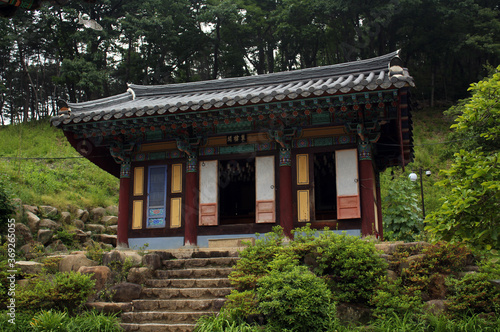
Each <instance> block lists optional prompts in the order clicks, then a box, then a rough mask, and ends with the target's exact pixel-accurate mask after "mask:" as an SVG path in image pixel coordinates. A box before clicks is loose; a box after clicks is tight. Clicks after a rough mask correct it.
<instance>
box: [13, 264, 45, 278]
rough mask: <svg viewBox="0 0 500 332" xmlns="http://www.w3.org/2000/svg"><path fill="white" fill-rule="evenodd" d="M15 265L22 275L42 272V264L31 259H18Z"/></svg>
mask: <svg viewBox="0 0 500 332" xmlns="http://www.w3.org/2000/svg"><path fill="white" fill-rule="evenodd" d="M16 266H17V268H18V269H20V270H21V274H22V275H27V274H39V273H41V272H42V269H43V264H42V263H38V262H32V261H18V262H16Z"/></svg>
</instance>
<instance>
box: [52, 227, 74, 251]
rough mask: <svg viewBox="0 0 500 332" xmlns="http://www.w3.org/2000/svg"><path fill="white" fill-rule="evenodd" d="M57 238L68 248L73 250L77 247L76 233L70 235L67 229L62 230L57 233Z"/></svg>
mask: <svg viewBox="0 0 500 332" xmlns="http://www.w3.org/2000/svg"><path fill="white" fill-rule="evenodd" d="M56 236H57V238H58V239H59V240H61V242H62V243H63V244H64V245H65V246H66V247H67V248H73V247H75V246H76V235H75V233H70V232H68V231H67V230H66V229H61V230H60V231H57V233H56Z"/></svg>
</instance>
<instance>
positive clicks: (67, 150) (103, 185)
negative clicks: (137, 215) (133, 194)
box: [0, 121, 119, 209]
mask: <svg viewBox="0 0 500 332" xmlns="http://www.w3.org/2000/svg"><path fill="white" fill-rule="evenodd" d="M2 157H21V158H34V157H42V158H47V157H51V158H54V159H43V160H26V159H6V158H2ZM65 157H72V158H71V159H55V158H65ZM75 157H80V155H79V154H78V153H77V152H76V151H75V149H73V147H71V146H70V145H69V143H68V142H67V140H66V138H65V137H64V135H63V133H62V131H61V130H59V129H56V128H53V127H51V126H50V124H49V123H48V121H37V122H31V123H26V124H21V125H12V126H6V127H0V177H1V178H2V179H3V180H5V182H6V183H7V185H8V186H9V187H10V188H9V189H10V191H11V192H12V193H13V194H14V196H15V197H19V198H21V199H22V201H23V203H25V204H34V205H44V204H45V205H53V206H56V207H58V208H64V209H67V208H70V209H71V208H75V207H79V208H91V207H96V206H109V205H116V204H117V202H118V182H119V181H118V179H116V178H115V177H113V176H111V175H110V174H108V173H106V172H104V171H102V170H101V169H99V168H98V167H97V166H95V165H94V164H92V163H91V162H89V161H88V160H86V159H84V158H75Z"/></svg>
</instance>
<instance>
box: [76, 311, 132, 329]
mask: <svg viewBox="0 0 500 332" xmlns="http://www.w3.org/2000/svg"><path fill="white" fill-rule="evenodd" d="M67 330H68V331H71V332H94V331H99V332H118V331H123V329H122V328H121V327H120V321H119V319H118V318H117V315H116V314H112V315H105V314H103V313H98V312H96V311H86V312H84V313H83V314H81V315H79V316H76V317H72V318H71V319H70V320H69V322H68V324H67Z"/></svg>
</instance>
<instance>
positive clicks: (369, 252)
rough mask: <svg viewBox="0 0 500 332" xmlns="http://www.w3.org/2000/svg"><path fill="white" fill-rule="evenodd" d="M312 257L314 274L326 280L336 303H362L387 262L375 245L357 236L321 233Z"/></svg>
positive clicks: (383, 274)
mask: <svg viewBox="0 0 500 332" xmlns="http://www.w3.org/2000/svg"><path fill="white" fill-rule="evenodd" d="M313 254H314V256H315V257H314V259H315V262H314V260H313V262H312V264H313V266H315V268H314V271H315V272H316V274H317V275H319V276H325V277H326V278H327V280H328V285H329V286H330V289H331V291H332V294H333V297H334V299H335V300H337V301H341V302H355V303H366V302H367V301H368V300H369V299H370V297H371V294H372V292H373V290H374V289H375V288H376V286H377V284H378V282H379V279H381V278H383V277H385V275H386V270H387V263H386V262H385V260H384V259H383V258H381V257H380V255H379V253H378V252H377V250H376V249H375V245H374V244H373V243H371V242H367V241H364V240H362V239H360V238H359V237H355V236H349V235H338V234H335V233H334V232H331V231H325V232H322V233H321V234H320V235H319V237H318V238H317V239H316V240H315V248H314V251H313Z"/></svg>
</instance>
